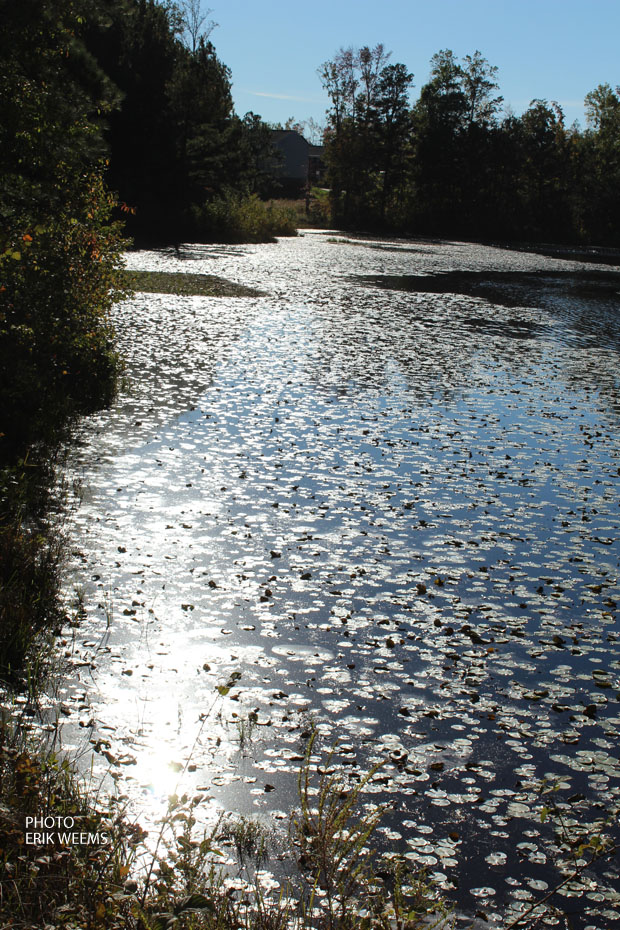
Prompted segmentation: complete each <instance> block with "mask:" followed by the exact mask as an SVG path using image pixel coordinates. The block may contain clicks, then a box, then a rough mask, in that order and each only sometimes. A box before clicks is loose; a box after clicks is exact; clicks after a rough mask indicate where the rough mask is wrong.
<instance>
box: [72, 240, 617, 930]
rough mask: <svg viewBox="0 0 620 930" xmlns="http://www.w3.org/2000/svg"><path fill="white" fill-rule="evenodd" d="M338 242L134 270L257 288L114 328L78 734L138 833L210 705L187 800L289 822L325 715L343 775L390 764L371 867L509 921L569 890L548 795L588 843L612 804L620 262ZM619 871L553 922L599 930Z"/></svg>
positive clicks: (148, 306) (139, 312)
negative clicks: (114, 379) (551, 787)
mask: <svg viewBox="0 0 620 930" xmlns="http://www.w3.org/2000/svg"><path fill="white" fill-rule="evenodd" d="M327 238H328V235H323V234H320V233H310V232H309V233H307V234H305V235H304V237H300V238H298V239H293V240H287V241H280V242H279V243H278V244H277V246H275V245H274V246H270V245H267V246H261V247H260V248H259V247H257V246H251V245H243V246H241V245H239V246H229V247H222V246H212V247H210V246H192V247H187V248H185V249H183V250H182V251H181V254H180V255H178V256H177V255H176V254H173V253H172V252H167V253H161V252H151V253H133V254H131V255H130V256H129V258H128V261H129V262H130V264H132V265H135V266H137V267H139V268H140V269H141V270H145V271H169V272H175V273H180V272H182V271H183V270H184V269H186V270H187V269H189V270H191V271H192V272H197V273H208V274H212V273H214V274H217V275H219V276H222V277H224V278H226V277H228V278H234V280H240V281H243V282H244V283H247V284H248V285H251V286H253V287H260V288H261V289H262V290H263V291H265V292H267V293H268V295H269V296H267V297H262V298H256V299H254V298H247V299H241V300H239V299H236V298H235V299H232V298H231V299H228V298H220V299H218V300H217V301H215V300H209V299H208V298H204V299H202V298H194V299H192V300H191V301H187V300H184V299H183V298H181V297H178V298H176V297H166V296H165V295H148V296H147V295H137V296H136V297H135V298H133V299H132V300H131V301H130V302H127V303H125V304H124V305H120V306H119V307H118V309H117V315H116V324H117V328H118V331H119V339H120V342H121V346H122V347H123V349H124V351H126V354H127V357H128V359H130V364H129V367H128V387H127V390H126V391H125V393H124V394H123V396H122V397H121V398H119V401H118V403H117V404H116V405H115V406H114V407H113V408H112V409H111V410H110V411H109V412H107V413H104V414H101V415H99V416H97V417H95V418H93V419H92V420H90V421H89V422H88V423H86V424H85V425H84V430H83V435H82V445H81V446H80V447H79V448H78V449H77V450H76V454H75V459H74V464H73V469H74V472H71V473H76V474H80V475H81V476H82V477H83V479H84V486H85V489H86V493H85V497H84V502H83V505H82V507H81V508H80V509H79V511H78V512H76V514H75V517H74V519H73V521H72V525H71V537H72V539H74V540H76V546H75V552H76V554H74V555H73V557H72V565H71V569H72V572H73V574H72V575H71V576H69V577H68V581H69V584H70V586H72V585H73V584H74V583H75V582H76V581H79V582H80V583H81V584H82V586H83V587H84V591H85V602H86V617H85V618H84V620H83V623H82V626H81V628H80V632H79V635H78V636H76V638H75V649H74V655H73V660H74V662H75V664H76V668H77V671H76V676H77V679H78V683H76V687H75V691H74V693H71V694H68V695H67V696H66V701H65V703H66V705H67V707H68V710H69V713H68V715H67V717H66V723H65V726H66V728H67V729H66V732H67V733H69V732H72V733H76V732H78V731H77V729H76V728H77V726H79V721H80V719H81V720H83V721H88V720H90V719H92V720H93V721H95V730H94V732H93V737H92V738H93V739H95V740H97V739H99V738H102V737H105V738H106V739H109V740H110V742H111V743H112V747H111V749H110V750H109V751H110V752H111V753H112V754H113V756H114V758H115V759H117V760H123V759H127V758H128V757H129V756H131V757H132V758H133V759H135V764H132V765H124V764H123V763H122V761H117V763H115V764H114V765H113V771H114V772H115V773H116V774H117V776H118V778H119V780H121V781H122V784H123V785H124V786H125V790H126V791H127V793H128V794H129V795H130V796H131V798H132V803H133V804H134V805H135V806H136V808H137V809H139V810H140V811H141V816H143V817H144V818H147V819H148V818H151V817H153V818H155V819H156V818H157V816H159V813H158V812H160V811H161V806H162V804H164V806H165V800H162V797H163V794H164V793H163V789H161V790H160V787H159V786H160V782H159V781H158V775H157V773H158V772H161V771H163V766H162V765H159V768H158V767H157V765H156V763H159V762H160V761H161V760H166V762H168V761H170V760H174V761H179V760H182V759H183V758H185V757H186V755H187V752H188V750H189V748H190V747H191V746H193V744H194V741H195V736H196V726H197V723H196V721H197V718H198V717H199V715H200V714H201V713H204V711H205V708H206V707H208V706H210V702H211V697H212V694H213V689H214V688H215V687H216V686H221V687H228V688H229V689H228V691H227V693H226V694H225V695H222V704H221V719H220V720H217V719H214V720H213V721H212V725H211V726H209V728H208V729H206V730H203V733H202V736H201V739H200V741H199V744H198V745H197V746H196V749H195V750H194V752H193V755H192V765H193V766H195V770H194V771H192V772H189V771H187V773H186V783H185V787H184V789H183V790H187V791H188V793H190V792H191V791H192V790H194V789H195V790H196V791H198V790H199V789H205V790H204V793H205V794H208V795H210V797H211V800H209V801H208V802H205V805H204V810H203V811H202V813H201V817H203V818H204V819H205V820H207V821H209V818H210V817H212V816H213V815H214V814H215V813H216V812H217V811H220V810H222V809H223V810H238V811H242V812H243V813H244V815H248V816H250V815H252V816H255V817H257V816H260V817H261V818H263V817H264V816H267V815H268V814H269V813H271V816H272V818H273V820H274V823H275V826H276V827H278V825H279V826H280V827H282V825H283V824H284V822H285V820H286V817H287V812H288V811H289V810H290V809H291V808H292V807H293V805H294V803H295V797H296V792H297V775H298V771H299V766H300V764H303V760H304V757H305V751H306V746H307V742H306V741H307V738H308V736H307V734H308V733H309V732H311V725H310V724H309V722H308V719H309V718H312V719H313V720H314V721H315V725H316V726H317V728H318V730H319V733H320V735H321V738H322V739H323V740H324V742H326V743H327V744H328V745H331V744H332V743H334V742H336V741H337V747H336V750H335V756H334V763H335V764H337V765H338V768H339V769H340V767H343V768H344V770H345V771H350V772H351V776H352V777H354V776H359V777H360V778H363V777H364V774H365V773H366V772H368V771H369V770H370V769H372V768H373V767H374V766H375V765H376V764H378V763H381V766H382V767H381V769H380V770H379V771H378V772H377V775H376V777H375V779H373V781H372V782H371V783H369V784H368V786H367V787H368V790H369V792H370V794H369V797H370V798H371V799H372V801H373V802H376V804H377V805H378V806H384V807H385V808H386V811H385V815H384V819H383V821H382V822H381V823H380V824H379V825H378V827H377V830H376V834H375V836H376V846H377V848H379V849H380V850H381V849H382V850H385V851H389V852H392V853H394V854H398V855H401V856H403V857H404V858H405V859H406V861H407V862H408V863H410V864H411V867H412V868H413V869H414V870H416V869H419V868H425V869H427V870H428V873H429V877H431V878H433V879H434V881H435V882H436V883H437V884H438V885H439V886H440V887H441V888H442V890H443V893H444V894H446V895H447V896H449V897H450V898H451V899H452V900H453V901H455V903H456V905H457V907H458V908H459V909H460V910H462V911H465V912H467V913H469V914H470V915H472V916H473V915H474V914H475V913H476V912H477V911H482V912H483V913H484V914H486V915H487V918H488V922H489V924H491V925H493V922H495V923H500V925H501V922H502V921H504V922H506V921H510V920H514V919H516V918H517V917H519V916H520V915H522V914H523V913H524V912H525V911H526V910H527V909H528V908H529V907H530V906H531V905H532V904H533V903H534V902H535V901H537V900H539V897H541V896H543V895H544V894H545V893H548V891H549V890H550V889H552V888H554V887H555V886H556V885H557V883H558V882H559V881H560V880H561V879H562V878H563V877H564V873H563V871H562V868H563V866H561V863H562V862H563V861H564V858H565V857H564V855H563V854H562V853H561V851H560V847H559V845H558V837H557V831H556V829H555V827H554V823H555V821H554V820H553V818H552V817H548V818H547V819H546V820H545V821H544V822H543V821H541V817H540V815H541V810H542V808H543V807H544V806H545V801H544V799H542V798H541V797H540V794H539V786H540V783H541V781H542V779H544V778H545V777H547V778H548V779H549V780H550V781H553V782H554V783H555V782H558V784H559V786H560V787H559V789H558V793H557V796H556V800H557V802H558V803H560V804H566V805H567V810H570V811H571V813H570V814H569V815H568V817H569V819H570V818H573V819H575V820H577V821H578V823H579V825H580V828H583V829H584V830H586V831H588V834H589V835H596V833H597V830H598V828H597V826H596V825H597V823H598V822H599V820H600V818H601V817H602V816H604V815H605V812H606V811H611V810H613V809H614V805H615V804H616V803H617V800H618V797H619V792H620V768H619V763H618V759H617V752H616V745H617V733H618V729H619V728H620V720H619V718H618V714H617V701H616V695H617V693H619V692H620V681H619V678H618V671H619V667H618V661H619V654H618V642H619V639H618V636H617V631H616V623H617V603H618V582H617V571H618V539H619V534H618V511H617V488H618V468H620V447H619V445H618V441H617V436H618V430H617V424H618V417H619V416H620V409H619V408H618V402H617V397H618V393H617V390H618V374H617V372H618V366H617V353H618V350H619V346H620V339H619V334H618V314H617V309H618V302H617V295H615V293H613V288H612V284H613V270H612V269H610V268H609V266H606V267H605V269H596V268H593V267H592V265H591V264H588V265H587V266H582V265H581V264H579V263H568V262H567V261H566V260H562V259H557V258H553V257H545V256H539V255H530V254H527V253H524V252H518V253H517V252H511V251H510V250H506V249H502V250H498V249H494V248H489V247H483V246H471V245H466V244H462V243H434V242H428V241H426V242H423V241H420V242H417V241H416V242H414V243H412V242H406V241H402V240H400V241H399V240H394V241H384V240H370V239H368V240H365V243H366V246H367V247H359V246H349V245H348V244H347V243H346V242H345V243H343V244H341V245H338V246H334V245H333V244H330V243H329V242H327V241H326V239H327ZM581 271H583V272H585V274H584V278H583V280H582V281H581V283H579V279H578V276H579V273H580V272H581ZM600 271H605V273H606V275H611V277H609V278H607V277H606V278H605V280H602V279H601V280H600V281H597V280H594V279H593V278H592V277H591V276H590V273H591V272H595V273H596V274H597V275H598V273H599V272H600ZM452 272H470V273H473V274H474V275H475V276H476V277H472V276H471V275H470V276H467V275H464V274H453V275H452V277H451V278H450V277H449V276H450V274H451V273H452ZM566 272H569V273H570V275H571V276H574V277H568V276H567V274H566ZM500 273H501V276H500ZM377 275H380V276H382V277H383V278H385V279H388V282H389V280H391V279H393V278H398V277H401V276H407V277H409V278H414V277H415V276H417V275H420V276H421V277H422V281H421V282H420V283H421V285H422V287H421V288H420V289H419V290H415V289H406V290H394V289H392V288H390V287H385V288H379V287H377V286H376V283H375V281H374V278H375V277H376V276H377ZM526 276H527V277H526ZM438 278H443V279H446V278H447V279H448V281H446V280H441V281H438V280H436V279H438ZM485 281H486V282H488V283H487V284H486V285H485V283H484V282H485ZM354 282H355V283H354ZM448 282H449V284H448ZM413 283H415V282H413ZM446 285H448V286H447V287H446ZM78 540H79V550H80V551H79V554H77V549H78V546H77V541H78ZM108 594H110V595H111V596H112V597H113V600H114V603H115V604H116V605H119V606H118V607H117V608H116V610H115V618H114V623H113V624H111V625H110V628H109V629H108V627H107V620H106V617H105V612H104V610H103V609H100V608H99V607H98V606H97V605H98V603H102V604H103V603H104V598H105V597H106V596H107V595H108ZM104 630H105V631H106V635H107V636H108V639H107V645H106V649H105V650H99V652H98V654H97V656H96V658H95V659H94V660H93V662H92V663H91V664H94V665H96V668H94V669H93V668H92V667H91V664H88V665H84V666H83V670H80V667H79V663H80V662H84V663H87V662H88V661H89V658H90V657H91V656H92V652H93V647H92V645H89V644H93V643H98V642H100V640H101V636H102V633H103V631H104ZM236 672H239V673H240V677H239V678H237V679H236V680H235V681H233V682H232V683H231V685H230V687H229V686H228V684H227V683H228V682H229V681H230V680H231V676H232V674H233V673H236ZM93 675H94V676H95V679H96V682H97V687H96V688H93V687H92V685H91V681H92V677H91V676H93ZM119 681H120V687H119ZM84 695H86V697H84ZM78 696H79V699H78ZM84 705H87V707H88V709H87V710H84V709H83V710H80V709H79V708H80V707H84ZM128 707H132V708H136V707H137V708H139V709H140V710H139V713H136V712H134V713H133V716H132V717H131V718H130V717H128V715H127V708H128ZM250 713H253V714H255V718H256V722H255V726H254V732H253V734H252V735H253V739H252V740H251V742H250V741H248V742H246V743H244V746H243V750H242V751H240V750H241V747H240V733H239V729H238V726H237V722H238V721H240V720H241V721H242V720H244V719H246V718H247V717H248V714H250ZM234 715H237V716H234ZM138 718H139V723H138V722H137V720H138ZM71 727H73V729H71ZM104 727H105V730H104ZM82 729H83V728H82ZM304 734H306V736H304ZM218 741H219V742H218ZM110 764H111V763H109V762H108V760H107V759H106V758H105V757H103V755H102V753H96V754H95V768H96V769H98V770H101V769H106V768H107V767H108V766H109V765H110ZM162 781H163V779H162ZM581 796H583V797H581ZM615 830H616V828H615V827H614V826H613V825H612V826H611V827H610V834H611V836H612V838H614V837H615V835H616V834H615V832H614V831H615ZM373 845H375V844H373ZM472 863H475V869H474V868H472ZM614 869H615V865H614V864H613V862H612V861H607V860H604V859H602V858H601V859H600V860H598V861H595V862H594V863H593V864H592V866H591V868H589V869H588V870H587V875H585V876H584V877H583V878H584V879H587V882H588V883H590V882H591V883H592V884H587V885H585V884H583V883H581V884H580V885H579V888H580V892H579V893H578V892H577V890H576V889H575V888H573V886H572V883H571V882H569V883H568V884H567V885H565V886H563V888H562V889H561V890H560V891H559V892H558V893H557V895H556V896H555V897H554V899H553V900H552V901H551V902H550V903H551V904H552V905H554V906H557V907H560V908H561V909H564V910H566V911H571V918H570V919H571V920H572V922H573V924H574V926H575V927H578V928H583V927H586V926H588V924H591V925H593V926H601V927H604V928H605V930H610V928H611V927H613V926H614V923H613V921H614V920H615V916H610V914H612V913H613V911H614V909H616V910H617V900H616V899H615V898H614V894H615V891H614V888H615V885H616V884H617V874H616V873H615V871H614ZM581 881H582V879H581V877H580V882H581ZM541 883H545V885H546V891H545V888H543V886H542V884H541ZM574 912H576V913H574ZM479 919H481V918H479Z"/></svg>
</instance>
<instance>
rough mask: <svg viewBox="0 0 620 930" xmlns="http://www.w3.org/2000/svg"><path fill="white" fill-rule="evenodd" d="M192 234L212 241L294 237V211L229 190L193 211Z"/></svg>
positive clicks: (255, 196) (261, 240) (246, 240)
mask: <svg viewBox="0 0 620 930" xmlns="http://www.w3.org/2000/svg"><path fill="white" fill-rule="evenodd" d="M192 220H193V226H194V232H195V234H196V235H197V236H198V237H199V238H200V239H203V240H206V241H211V242H271V241H273V240H274V239H275V237H276V236H296V235H297V226H296V222H295V216H294V214H293V211H292V210H290V209H289V208H288V207H287V206H281V205H280V204H279V203H278V201H269V202H266V201H263V200H260V198H259V197H258V196H257V195H256V194H251V195H250V196H242V195H239V194H237V193H233V192H228V193H224V194H222V195H221V196H220V197H218V198H216V199H215V200H212V201H209V202H208V203H206V204H204V205H203V206H202V207H196V208H194V210H193V216H192Z"/></svg>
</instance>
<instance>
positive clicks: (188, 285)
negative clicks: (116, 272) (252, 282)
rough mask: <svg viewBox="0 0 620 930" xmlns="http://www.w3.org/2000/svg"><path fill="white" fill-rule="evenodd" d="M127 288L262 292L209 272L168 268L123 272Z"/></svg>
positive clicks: (191, 293) (197, 293) (193, 293)
mask: <svg viewBox="0 0 620 930" xmlns="http://www.w3.org/2000/svg"><path fill="white" fill-rule="evenodd" d="M123 283H124V285H125V287H126V288H127V289H128V290H132V291H142V292H144V293H148V294H179V295H182V296H183V297H262V296H264V293H263V291H258V290H256V289H255V288H252V287H245V285H243V284H235V283H234V282H233V281H227V280H226V279H225V278H218V277H216V276H215V275H210V274H185V273H184V272H179V273H175V272H168V271H124V272H123Z"/></svg>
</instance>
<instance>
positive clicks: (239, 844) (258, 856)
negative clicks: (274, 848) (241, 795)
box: [218, 817, 272, 868]
mask: <svg viewBox="0 0 620 930" xmlns="http://www.w3.org/2000/svg"><path fill="white" fill-rule="evenodd" d="M271 838H272V830H271V829H270V828H269V827H267V826H265V824H263V823H261V822H260V820H255V819H253V818H251V817H228V818H227V819H226V820H225V821H224V822H223V826H222V827H221V829H220V832H219V835H218V839H220V840H221V841H222V842H223V843H229V844H231V845H232V846H234V848H235V853H236V854H237V860H238V862H239V867H240V868H244V867H245V866H247V865H248V863H250V862H252V863H254V864H255V865H256V866H257V867H259V866H261V865H264V864H265V863H266V862H267V861H268V859H269V847H270V842H271Z"/></svg>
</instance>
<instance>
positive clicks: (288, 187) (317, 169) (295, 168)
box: [271, 129, 324, 196]
mask: <svg viewBox="0 0 620 930" xmlns="http://www.w3.org/2000/svg"><path fill="white" fill-rule="evenodd" d="M271 140H272V143H273V147H274V150H275V152H276V158H275V159H274V164H273V168H272V171H273V176H274V180H275V181H276V184H277V187H279V188H280V191H279V192H280V193H281V194H284V195H285V196H299V195H300V194H301V193H302V191H303V190H304V189H305V188H306V187H308V186H309V185H312V184H317V183H318V182H319V181H320V180H321V177H322V172H323V170H324V165H323V162H322V157H323V146H322V145H311V144H310V143H309V142H307V141H306V139H304V137H303V136H302V135H301V133H299V132H297V130H295V129H273V130H272V133H271Z"/></svg>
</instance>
